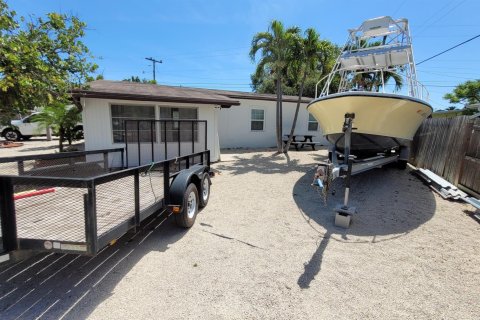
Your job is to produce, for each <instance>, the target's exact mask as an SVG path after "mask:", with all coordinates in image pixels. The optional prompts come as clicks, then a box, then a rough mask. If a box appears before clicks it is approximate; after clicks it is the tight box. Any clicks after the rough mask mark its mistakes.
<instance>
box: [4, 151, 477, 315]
mask: <svg viewBox="0 0 480 320" xmlns="http://www.w3.org/2000/svg"><path fill="white" fill-rule="evenodd" d="M325 156H326V151H325V150H320V151H301V152H294V151H292V152H290V154H289V157H288V158H286V157H285V156H283V155H281V156H275V155H274V152H273V151H272V150H267V151H265V150H264V151H248V150H246V151H238V150H231V151H229V150H224V151H223V152H222V160H223V162H220V163H216V164H214V165H213V168H214V170H215V172H216V176H215V177H214V178H213V179H212V183H213V185H212V194H211V198H210V202H209V204H208V206H207V207H206V208H205V209H204V210H203V211H201V213H200V214H199V215H198V217H197V221H196V223H195V225H194V226H193V227H192V228H191V229H189V230H182V229H179V228H177V227H176V226H175V225H174V222H173V219H172V217H170V218H168V219H166V220H164V218H159V219H157V220H155V221H154V222H152V223H151V224H150V225H149V226H148V227H147V228H145V229H144V230H143V231H140V232H139V233H138V234H137V235H136V236H135V237H134V238H133V240H131V241H127V239H125V238H124V239H122V240H121V241H118V242H117V243H116V244H115V245H114V246H112V247H109V248H107V249H105V250H104V251H102V252H101V253H100V254H99V255H98V256H96V257H95V258H90V257H83V256H74V255H58V254H52V255H46V254H41V255H38V256H36V257H33V258H30V259H29V260H27V261H24V262H21V263H18V264H16V265H11V266H8V267H5V266H4V267H1V268H0V318H2V319H14V318H16V317H18V316H20V318H26V319H34V318H36V317H39V316H40V318H44V319H56V318H62V317H63V318H66V319H83V318H89V319H332V318H335V319H476V318H478V315H479V314H480V304H478V296H479V294H480V237H479V236H478V235H479V231H480V224H479V223H478V222H477V221H476V220H474V219H473V218H472V217H471V213H473V207H471V206H469V205H466V204H463V203H458V202H449V201H446V200H443V199H442V198H440V197H439V196H438V195H436V194H434V193H433V192H432V191H431V190H430V189H429V188H428V187H426V186H425V185H423V184H422V183H421V182H420V181H419V180H418V179H417V178H416V177H414V176H412V175H411V174H410V172H409V170H408V169H407V170H405V171H400V170H398V169H394V168H386V169H376V170H373V171H370V172H368V173H364V174H361V175H359V176H356V177H354V178H353V181H352V197H351V204H352V205H355V206H356V207H357V210H358V214H357V215H356V216H355V217H354V220H353V224H352V226H351V228H350V229H346V230H345V229H340V228H337V227H335V226H334V224H333V219H334V214H333V212H332V208H333V206H334V205H335V204H337V203H340V202H341V201H342V200H343V188H342V181H337V183H336V184H335V185H334V187H335V191H336V192H335V195H334V196H332V195H331V194H330V195H329V197H328V199H327V203H324V202H323V199H322V197H321V194H319V193H318V192H317V190H316V189H314V188H313V187H311V186H310V183H311V182H312V177H313V174H314V164H315V163H317V162H318V161H321V160H324V159H325Z"/></svg>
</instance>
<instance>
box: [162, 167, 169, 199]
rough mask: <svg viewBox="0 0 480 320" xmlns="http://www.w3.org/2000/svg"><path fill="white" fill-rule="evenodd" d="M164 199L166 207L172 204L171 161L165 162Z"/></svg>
mask: <svg viewBox="0 0 480 320" xmlns="http://www.w3.org/2000/svg"><path fill="white" fill-rule="evenodd" d="M163 199H164V202H165V205H169V204H170V161H165V162H163Z"/></svg>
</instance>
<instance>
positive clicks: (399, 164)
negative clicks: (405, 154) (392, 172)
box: [397, 160, 408, 170]
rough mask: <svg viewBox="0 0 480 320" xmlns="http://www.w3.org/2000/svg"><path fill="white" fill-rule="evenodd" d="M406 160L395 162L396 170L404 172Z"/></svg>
mask: <svg viewBox="0 0 480 320" xmlns="http://www.w3.org/2000/svg"><path fill="white" fill-rule="evenodd" d="M407 163H408V161H407V160H397V168H398V169H400V170H405V169H407Z"/></svg>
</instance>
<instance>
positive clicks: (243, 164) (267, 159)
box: [216, 150, 327, 175]
mask: <svg viewBox="0 0 480 320" xmlns="http://www.w3.org/2000/svg"><path fill="white" fill-rule="evenodd" d="M319 151H320V150H316V151H311V150H308V151H290V154H292V153H295V152H310V153H312V154H311V155H312V157H313V159H314V160H315V162H320V161H325V160H327V156H323V155H321V154H319ZM257 152H258V151H257ZM246 153H247V152H242V153H238V154H233V155H230V156H229V160H228V161H226V162H227V163H225V164H222V162H220V163H218V164H217V165H216V169H217V170H220V171H223V170H225V171H228V172H229V173H230V174H233V175H241V174H245V173H249V172H257V173H261V174H285V173H289V172H293V171H296V172H305V171H306V170H308V169H312V168H314V166H315V164H314V163H309V164H303V165H300V164H299V161H298V160H297V159H291V157H290V155H289V154H288V153H286V154H278V153H276V151H272V152H271V153H270V154H268V155H265V153H262V154H260V153H259V154H255V155H253V156H251V157H248V158H247V157H242V156H241V154H246Z"/></svg>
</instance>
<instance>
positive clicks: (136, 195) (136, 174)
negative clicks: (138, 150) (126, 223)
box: [133, 169, 140, 232]
mask: <svg viewBox="0 0 480 320" xmlns="http://www.w3.org/2000/svg"><path fill="white" fill-rule="evenodd" d="M133 185H134V199H135V228H136V227H138V226H140V172H139V170H138V169H136V170H135V171H134V176H133ZM135 232H136V230H135Z"/></svg>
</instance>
